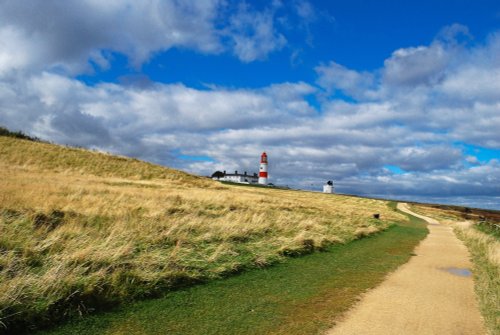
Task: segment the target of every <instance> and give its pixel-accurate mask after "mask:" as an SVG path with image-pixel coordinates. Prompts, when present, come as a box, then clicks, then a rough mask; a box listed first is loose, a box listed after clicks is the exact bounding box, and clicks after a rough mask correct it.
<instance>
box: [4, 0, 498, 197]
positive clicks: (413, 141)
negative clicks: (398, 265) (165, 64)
mask: <svg viewBox="0 0 500 335" xmlns="http://www.w3.org/2000/svg"><path fill="white" fill-rule="evenodd" d="M44 3H45V2H44ZM4 4H7V5H8V6H6V7H9V8H7V9H8V11H4V12H3V14H0V15H3V17H2V18H1V19H2V21H0V22H2V24H3V25H2V24H0V37H2V38H1V39H0V41H1V42H0V43H3V45H4V46H6V49H5V50H4V49H0V124H4V125H6V126H8V127H11V128H13V129H16V130H17V129H20V130H23V131H27V132H29V133H31V134H33V135H36V136H39V137H42V138H46V139H48V140H53V141H56V142H58V143H69V144H75V145H83V146H88V147H93V148H99V149H102V150H107V151H112V152H116V153H120V154H126V155H132V156H136V157H140V158H143V159H147V160H151V161H155V162H158V163H163V164H165V165H169V166H173V167H178V168H182V169H185V170H189V171H192V172H196V173H202V174H209V173H211V172H213V170H215V169H226V170H228V171H229V170H239V171H245V170H246V171H248V172H250V173H251V172H254V171H256V167H257V163H258V156H259V154H260V152H261V151H263V150H266V151H268V153H269V156H270V160H271V176H272V178H273V180H274V181H275V182H276V183H282V184H289V185H296V186H302V187H311V184H313V186H314V185H315V187H316V186H318V187H319V185H321V183H322V182H324V181H325V180H329V179H334V180H336V181H337V182H338V190H340V191H344V192H357V193H372V194H381V193H386V194H396V193H399V194H408V195H411V194H423V193H425V194H453V195H459V194H483V195H491V194H495V192H497V193H498V191H495V190H498V185H500V167H499V164H498V162H497V161H495V160H491V161H490V162H488V163H486V164H482V163H481V164H479V163H478V162H477V161H475V160H474V159H473V158H470V157H466V155H465V154H464V153H463V152H462V151H461V150H460V149H459V148H458V147H456V146H454V144H453V143H454V142H461V143H467V144H472V145H476V146H484V147H490V148H499V147H500V133H499V132H498V129H500V96H498V94H496V92H497V91H499V89H500V86H499V87H497V86H498V78H500V74H499V71H500V61H498V57H496V56H497V55H498V51H499V50H500V43H499V41H500V38H498V37H497V36H496V35H493V36H492V37H491V38H490V39H489V40H488V41H487V42H486V43H485V44H484V45H476V46H474V47H470V46H469V47H465V46H463V45H461V44H460V43H457V42H456V39H452V40H450V38H448V37H447V38H444V37H440V39H439V40H436V41H434V42H433V43H431V44H430V45H429V46H418V47H412V48H405V49H399V50H397V51H395V52H394V53H393V54H392V55H391V57H390V58H389V59H388V60H386V62H385V63H384V67H383V68H381V69H378V70H376V71H371V72H368V71H365V72H363V71H355V70H352V69H348V68H346V67H344V66H342V65H340V64H338V63H335V62H333V61H332V62H329V63H326V64H323V65H320V66H318V67H316V68H315V70H316V73H317V74H318V80H317V84H318V85H320V86H321V88H323V89H324V90H326V91H327V92H328V93H334V92H335V91H336V90H339V91H342V92H343V93H344V94H347V95H351V96H353V97H354V98H355V99H357V102H345V101H341V100H336V99H332V98H331V96H329V97H328V98H324V97H322V96H321V97H320V95H321V94H322V93H321V89H320V88H317V87H315V86H313V85H311V84H308V83H304V82H295V83H279V84H274V85H269V86H266V87H262V88H258V89H245V88H238V89H235V88H233V89H230V88H226V87H217V86H211V87H210V88H207V89H204V90H201V89H195V88H192V87H187V86H186V85H184V84H161V83H148V85H143V86H125V85H120V84H113V83H102V84H97V85H94V86H90V85H86V84H84V83H83V82H81V81H79V80H76V79H73V78H71V77H69V75H68V73H67V72H65V71H59V72H57V71H55V70H54V67H56V68H57V67H63V68H65V69H66V70H67V71H73V70H74V71H77V70H78V71H81V69H83V68H84V67H85V66H88V62H87V61H88V58H89V57H91V58H92V59H93V61H94V62H97V63H99V64H100V65H99V66H101V67H105V66H107V59H108V57H109V55H107V54H106V52H105V51H103V50H117V51H120V52H124V53H126V54H127V55H129V56H130V57H131V59H133V60H134V61H136V62H138V63H141V62H144V61H145V60H147V59H148V57H150V55H151V53H154V52H156V51H158V50H161V49H165V48H169V47H173V46H182V47H190V48H194V49H196V50H199V51H200V52H213V53H217V52H221V51H222V50H223V49H224V48H225V47H226V46H225V45H224V43H223V42H224V41H225V40H224V39H229V40H232V41H233V43H234V44H233V46H234V48H233V49H232V52H234V53H235V54H237V56H238V57H239V58H241V59H242V60H243V61H251V60H257V59H263V58H265V57H266V55H267V54H269V53H270V52H273V51H276V50H279V49H280V48H283V47H284V46H283V43H284V42H283V41H284V37H283V36H282V35H281V34H280V32H279V31H278V30H277V27H276V25H275V21H276V13H277V11H278V10H279V8H280V7H279V4H278V3H275V4H274V5H271V6H270V7H268V8H267V9H264V10H263V11H260V12H257V11H256V10H255V9H252V8H251V7H248V6H247V7H242V9H240V11H239V12H237V14H236V16H234V17H231V18H229V19H228V21H230V26H226V28H227V27H230V28H227V29H226V28H224V29H223V35H224V34H225V35H224V36H223V37H222V40H221V39H219V38H220V36H219V35H218V34H219V33H220V31H218V30H217V29H216V28H214V25H213V21H214V20H215V18H216V17H217V15H218V13H219V12H218V8H219V6H222V4H221V3H219V2H217V1H208V2H184V3H182V4H180V3H178V2H169V1H163V2H161V3H160V2H154V1H153V2H151V3H149V5H151V4H153V5H156V6H159V7H154V6H153V8H156V12H154V13H153V12H151V10H150V9H148V8H149V7H147V6H146V5H144V4H143V3H140V4H139V3H136V2H133V3H132V2H131V3H129V6H128V7H127V6H124V5H123V4H124V3H123V2H121V1H106V2H102V1H101V2H96V1H87V2H81V3H80V5H78V6H80V7H78V6H77V7H78V8H80V10H83V9H86V10H88V8H93V9H95V12H96V14H95V21H93V25H95V27H94V26H92V27H90V23H89V22H87V19H86V18H85V15H82V16H81V17H80V15H78V12H77V11H76V10H75V9H74V6H69V5H68V6H67V7H65V6H66V5H64V4H63V3H61V2H56V1H53V2H51V1H47V2H46V6H47V7H46V8H45V7H44V8H43V9H42V6H41V5H39V6H38V5H37V6H34V8H33V9H32V10H36V11H40V12H42V11H47V10H49V9H50V10H57V11H59V12H60V11H63V10H68V11H69V12H68V13H67V16H66V17H65V18H63V19H61V20H59V21H56V22H54V23H53V25H54V26H50V25H46V26H44V22H43V20H38V21H37V20H35V21H34V22H24V21H25V20H26V19H27V17H30V16H29V13H25V9H26V8H23V5H22V4H20V2H6V3H4ZM169 6H170V7H169ZM184 11H186V12H187V13H184ZM6 13H8V15H7V14H6ZM117 13H120V15H122V17H123V20H124V22H126V23H123V25H122V24H121V23H118V26H117V27H110V26H109V23H107V22H106V20H109V19H110V18H111V17H115V16H116V15H117ZM164 13H166V14H165V15H160V14H164ZM32 14H33V13H32ZM219 14H220V13H219ZM186 15H187V16H186ZM6 16H9V17H10V18H9V19H8V20H6V19H5V17H6ZM144 17H147V18H148V20H147V21H148V22H146V21H145V20H144ZM179 17H188V18H190V20H186V22H180V21H179ZM4 19H5V20H4ZM5 22H7V23H5ZM9 22H10V23H9ZM19 22H22V24H20V23H19ZM75 22H77V23H78V25H76V27H77V28H75V29H76V30H77V31H71V29H69V27H73V26H74V23H75ZM143 24H144V25H143ZM193 25H196V27H194V26H193ZM40 27H41V28H40ZM89 27H90V28H89ZM123 27H128V28H127V29H125V30H124V31H121V30H120V29H123ZM132 28H133V29H132ZM80 29H81V30H82V31H80ZM85 29H89V30H85ZM199 29H201V30H203V32H201V31H200V30H199ZM454 29H456V30H457V31H460V29H458V28H454ZM83 30H85V31H83ZM101 30H105V33H103V34H100V33H99V32H100V31H101ZM158 31H163V32H165V33H166V36H164V35H162V34H159V35H158V36H149V35H155V34H154V33H156V32H158ZM444 35H446V34H444ZM444 35H443V36H444ZM452 35H453V34H452ZM76 36H77V37H81V38H82V43H81V44H79V43H70V42H69V41H72V40H73V38H75V37H76ZM453 36H455V35H453ZM114 37H116V38H117V40H119V41H120V42H114ZM226 42H227V41H226ZM65 43H68V46H73V47H74V48H75V49H74V50H73V48H71V47H68V46H66V44H65ZM221 43H222V44H221ZM238 43H239V44H238ZM75 44H78V45H76V46H75ZM35 48H39V50H36V52H35V51H34V50H35ZM141 48H142V49H141ZM34 55H36V56H37V57H36V58H35V57H34ZM76 69H77V70H76ZM323 93H324V91H323ZM311 95H317V96H316V98H318V101H320V102H321V107H320V108H318V109H317V108H314V107H313V106H312V105H313V104H312V103H311V102H310V101H311V100H309V97H311ZM332 96H334V95H332ZM321 98H324V100H321ZM179 152H180V153H182V154H183V155H191V156H208V157H211V158H213V161H207V162H199V161H189V160H182V159H180V158H178V157H176V156H178V154H177V155H176V154H175V153H179ZM471 164H472V165H471ZM386 165H395V166H398V167H400V168H402V169H404V170H405V171H406V173H404V174H401V175H398V174H394V173H391V172H389V171H388V170H387V169H385V168H384V166H386ZM460 192H462V193H460Z"/></svg>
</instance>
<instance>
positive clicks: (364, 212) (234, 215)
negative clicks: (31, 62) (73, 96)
mask: <svg viewBox="0 0 500 335" xmlns="http://www.w3.org/2000/svg"><path fill="white" fill-rule="evenodd" d="M0 170H1V171H2V178H1V179H0V322H1V323H2V324H3V325H5V327H7V331H8V332H12V331H14V330H16V331H17V330H20V329H25V327H26V326H29V327H31V328H35V327H40V326H43V325H48V324H52V323H53V322H55V321H57V320H59V319H61V318H67V317H70V316H72V315H75V314H86V313H88V312H89V311H92V310H93V309H95V308H102V307H107V306H109V305H114V304H119V303H122V302H124V301H130V300H132V299H138V298H142V297H146V296H154V295H157V294H159V293H161V292H165V291H166V290H170V289H173V288H175V287H179V286H185V285H190V284H192V283H195V282H200V281H207V280H210V279H214V278H219V277H222V276H226V275H228V274H230V273H234V272H238V271H241V270H244V269H248V268H254V267H263V266H267V265H269V264H272V263H275V262H279V261H281V260H282V259H283V258H284V257H287V256H293V255H299V254H302V253H308V252H312V251H314V250H317V249H322V248H325V247H327V246H329V245H332V244H335V243H347V242H349V241H352V240H354V239H357V238H359V237H362V236H366V235H369V234H372V233H374V232H377V231H380V230H383V229H385V228H387V227H388V226H389V224H390V222H392V221H397V220H401V219H403V220H404V217H403V216H401V215H400V214H397V213H395V212H393V211H392V210H390V209H389V208H387V206H386V202H385V201H380V200H370V199H362V198H351V197H346V196H338V195H326V194H315V193H310V192H297V191H287V190H273V189H262V188H246V187H238V186H226V185H221V184H220V183H217V182H214V181H211V180H208V179H204V178H200V177H195V176H192V175H189V174H186V173H183V172H179V171H176V170H172V169H168V168H164V167H161V166H157V165H153V164H149V163H144V162H141V161H138V160H134V159H130V158H123V157H115V156H111V155H107V154H101V153H96V152H90V151H86V150H81V149H72V148H66V147H60V146H55V145H51V144H47V143H39V142H30V141H25V140H19V139H13V138H7V137H1V136H0ZM373 213H380V214H381V220H376V219H373V218H372V214H373ZM0 326H1V324H0Z"/></svg>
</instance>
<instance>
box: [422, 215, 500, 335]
mask: <svg viewBox="0 0 500 335" xmlns="http://www.w3.org/2000/svg"><path fill="white" fill-rule="evenodd" d="M413 209H414V210H415V211H416V212H417V213H421V214H423V215H428V216H432V217H435V218H439V219H440V221H441V222H442V223H445V224H449V225H452V226H453V227H454V231H455V233H456V235H457V236H458V237H459V238H460V239H461V240H462V241H464V243H465V245H466V246H467V249H468V250H469V252H470V255H471V259H472V262H473V264H474V268H473V274H474V289H475V291H476V294H477V297H478V299H479V307H480V310H481V314H482V315H483V318H484V320H485V325H486V327H487V329H488V333H489V334H491V335H496V334H500V241H499V240H498V237H497V236H495V235H494V234H493V233H492V232H491V231H487V232H486V233H485V232H484V231H481V230H482V229H484V227H480V226H479V223H478V222H474V221H463V218H462V216H461V214H460V212H459V211H457V210H444V209H438V208H429V207H428V206H414V207H413ZM457 213H458V214H457ZM493 215H497V212H493ZM478 228H479V229H478Z"/></svg>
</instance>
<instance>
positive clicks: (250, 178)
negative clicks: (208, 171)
mask: <svg viewBox="0 0 500 335" xmlns="http://www.w3.org/2000/svg"><path fill="white" fill-rule="evenodd" d="M212 179H213V180H220V181H229V182H232V183H241V184H257V183H258V182H259V176H258V175H257V174H256V173H254V174H247V173H246V171H245V173H243V174H241V173H238V171H234V173H226V171H224V172H222V173H221V174H219V175H215V174H214V175H212Z"/></svg>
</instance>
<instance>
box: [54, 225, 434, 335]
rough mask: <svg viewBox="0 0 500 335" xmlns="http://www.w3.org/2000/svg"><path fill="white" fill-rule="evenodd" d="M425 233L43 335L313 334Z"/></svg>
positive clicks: (352, 246)
mask: <svg viewBox="0 0 500 335" xmlns="http://www.w3.org/2000/svg"><path fill="white" fill-rule="evenodd" d="M426 234H427V230H426V228H425V225H424V224H422V223H421V222H419V221H418V219H417V220H415V221H413V222H412V223H411V224H404V223H403V224H398V225H397V226H394V227H392V228H390V229H389V230H388V231H386V232H384V233H381V234H378V235H376V236H374V237H369V238H365V239H361V240H359V241H355V242H352V243H349V244H347V245H336V246H332V247H330V248H328V250H326V252H321V253H314V254H311V255H307V256H304V257H300V258H293V259H290V260H288V261H287V262H285V263H281V264H279V265H276V266H273V267H270V268H267V269H264V270H258V271H256V270H254V271H248V272H245V273H243V274H241V275H239V276H235V277H231V278H227V279H224V280H218V281H213V282H210V283H208V284H206V285H201V286H195V287H192V288H189V289H185V290H180V291H176V292H173V293H170V294H168V295H167V296H166V297H164V298H161V299H154V300H149V301H145V302H140V303H136V304H132V305H130V306H125V307H123V308H121V309H119V310H117V311H115V312H111V313H105V314H102V315H97V316H93V317H90V318H88V319H84V320H83V321H80V322H77V321H75V322H72V323H70V324H67V325H65V326H63V327H60V328H58V329H55V330H53V331H50V332H46V333H44V334H51V335H57V334H82V335H84V334H159V333H161V334H172V335H174V334H179V335H180V334H185V335H188V334H189V335H195V334H196V335H201V334H290V335H293V334H317V333H319V332H321V331H322V330H325V329H327V328H329V327H331V326H332V323H333V322H334V320H335V319H336V318H338V317H339V316H340V315H341V314H342V313H343V312H345V311H346V310H347V309H348V308H349V307H350V306H352V304H353V303H355V302H356V301H357V299H358V296H359V294H361V293H362V292H364V291H365V290H367V289H369V288H372V287H374V286H376V285H377V284H379V283H380V282H381V281H382V280H383V279H384V277H385V275H386V274H387V273H388V272H390V271H393V270H395V269H396V268H397V267H398V266H399V265H401V264H403V263H405V262H406V261H407V260H408V259H409V257H410V256H411V252H412V250H413V249H414V247H415V246H416V244H417V243H418V242H419V241H420V240H421V239H422V238H423V237H424V236H425V235H426Z"/></svg>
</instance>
